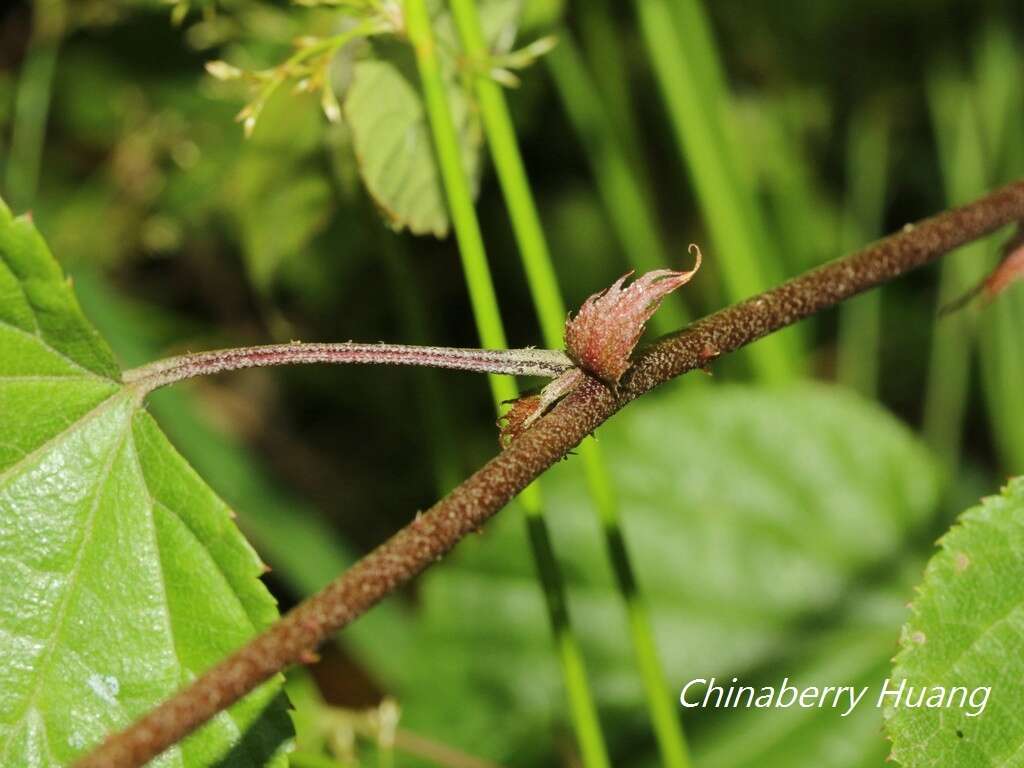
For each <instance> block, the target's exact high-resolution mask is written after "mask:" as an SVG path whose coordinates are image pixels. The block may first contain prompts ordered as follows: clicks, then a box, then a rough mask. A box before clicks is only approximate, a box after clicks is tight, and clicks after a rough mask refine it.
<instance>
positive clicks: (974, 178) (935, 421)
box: [924, 71, 991, 470]
mask: <svg viewBox="0 0 1024 768" xmlns="http://www.w3.org/2000/svg"><path fill="white" fill-rule="evenodd" d="M928 97H929V106H930V108H931V114H932V124H933V126H934V131H935V138H936V142H937V144H938V151H939V163H940V166H941V168H942V177H943V186H944V187H945V191H946V198H947V200H949V201H950V202H956V201H962V200H966V199H968V197H969V196H970V195H971V194H972V193H973V192H974V191H977V190H980V189H984V188H985V178H986V173H985V161H984V156H983V154H982V138H981V135H980V133H979V126H978V121H977V116H976V115H975V114H974V112H973V110H971V109H965V108H964V104H965V103H968V100H967V95H966V91H965V89H964V87H963V84H962V83H961V82H960V81H959V79H958V78H957V77H956V76H955V75H953V74H952V73H950V72H948V71H943V72H940V73H938V74H936V75H934V76H933V77H932V78H931V79H930V80H929V82H928ZM986 250H987V249H986V246H985V244H984V243H983V242H978V243H972V244H971V245H969V246H967V247H965V248H963V249H961V250H960V251H959V252H958V253H954V254H951V255H950V257H949V258H947V259H946V260H945V261H944V262H943V264H942V272H941V277H940V280H939V297H938V299H939V306H942V305H944V304H946V303H948V302H950V301H952V300H954V299H956V298H958V297H959V296H962V295H963V294H964V293H965V292H967V291H968V290H970V289H971V287H973V286H974V285H975V284H976V283H977V281H978V280H979V279H980V277H981V276H982V275H983V274H984V273H985V269H986V267H985V264H986V262H988V263H991V259H990V258H986V256H987V253H986ZM972 348H973V334H972V333H971V328H970V315H969V313H966V312H953V313H951V314H949V315H946V316H944V317H940V318H939V319H938V320H937V321H936V323H935V329H934V333H933V335H932V345H931V352H930V357H929V364H928V384H927V390H926V392H925V400H924V436H925V440H926V441H927V442H928V444H929V445H931V447H932V449H933V450H934V451H935V452H936V454H937V455H938V456H939V458H940V459H941V460H942V462H943V464H944V465H945V466H946V468H947V469H950V470H952V469H955V467H956V466H957V464H958V463H959V458H960V449H961V442H962V438H963V428H964V417H965V415H966V411H967V395H968V390H969V385H970V366H971V354H972Z"/></svg>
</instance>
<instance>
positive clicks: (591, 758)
mask: <svg viewBox="0 0 1024 768" xmlns="http://www.w3.org/2000/svg"><path fill="white" fill-rule="evenodd" d="M405 12H406V29H407V30H408V33H409V40H410V42H411V43H412V45H413V48H414V49H415V52H416V63H417V66H418V68H419V73H420V79H421V81H422V86H423V94H424V98H425V100H426V106H427V116H428V119H429V121H430V127H431V131H432V133H433V136H434V145H435V150H436V152H437V158H438V164H439V166H440V168H441V175H442V179H443V182H444V187H445V192H446V195H447V199H448V207H449V210H450V212H451V217H452V224H453V226H454V229H455V236H456V238H457V239H458V241H459V252H460V254H461V256H462V264H463V270H464V271H465V274H466V280H467V282H468V284H469V292H470V299H471V302H472V305H473V313H474V316H475V317H476V323H477V330H478V332H479V334H480V339H481V342H482V344H483V345H484V346H485V347H493V348H503V347H505V346H507V345H506V341H505V331H504V328H503V326H502V323H501V317H500V314H499V311H498V303H497V298H496V297H495V293H494V286H493V283H492V282H491V276H490V269H489V267H488V265H487V255H486V253H485V251H484V245H483V237H482V235H481V233H480V225H479V222H478V221H477V217H476V211H475V210H474V208H473V199H472V196H471V194H470V189H469V181H468V180H467V178H466V174H465V171H464V169H463V167H462V159H461V157H460V152H459V142H458V137H457V135H456V132H455V126H454V124H453V122H452V117H451V111H450V108H449V105H448V99H447V94H446V93H445V85H444V81H443V79H442V75H441V69H440V65H439V62H438V59H437V53H436V50H435V43H434V37H433V31H432V30H431V28H430V18H429V16H428V14H427V9H426V4H425V0H407V2H406V4H405ZM549 269H550V266H549ZM552 279H553V273H552ZM535 300H536V301H537V302H538V306H541V305H543V306H545V307H548V309H549V311H550V309H551V308H552V307H551V306H550V301H551V297H550V296H539V297H538V296H535ZM544 302H547V303H546V304H544ZM491 391H492V394H493V395H494V400H495V406H496V408H497V409H498V410H499V411H500V410H501V404H502V403H503V402H505V401H508V400H513V399H515V398H516V396H517V395H518V392H517V391H516V385H515V383H514V382H513V381H512V380H511V379H510V378H504V379H499V378H497V377H494V376H492V377H491ZM519 498H520V502H521V503H522V506H523V508H524V510H525V511H526V520H527V531H528V534H529V538H530V543H531V548H532V551H533V557H534V561H535V563H536V566H537V570H538V575H539V577H540V581H541V585H542V588H543V591H544V596H545V599H546V601H547V608H548V614H549V616H550V619H551V625H552V630H553V632H554V635H555V647H556V650H557V652H558V656H559V660H560V662H561V665H562V674H563V677H564V679H565V686H566V692H567V695H568V698H569V708H570V711H571V714H572V720H573V725H574V728H575V731H576V736H577V739H578V740H579V746H580V752H581V754H582V757H583V762H584V765H586V766H588V768H605V766H609V765H610V763H609V760H608V753H607V748H606V747H605V744H604V736H603V734H602V732H601V723H600V720H599V719H598V716H597V707H596V705H595V704H594V700H593V697H592V695H591V692H590V685H589V683H588V681H587V676H586V671H585V669H584V665H583V654H582V652H581V650H580V647H579V643H578V642H577V640H576V638H575V636H574V635H573V633H572V628H571V623H570V618H569V607H568V602H567V599H566V594H565V585H564V583H563V579H562V576H561V573H560V571H559V568H558V563H557V561H556V560H555V556H554V552H553V548H552V546H551V537H550V534H549V532H548V528H547V524H546V523H545V522H544V517H543V512H542V508H541V497H540V488H539V486H538V485H537V484H533V485H530V486H527V487H526V488H525V489H523V491H522V493H521V494H520V497H519Z"/></svg>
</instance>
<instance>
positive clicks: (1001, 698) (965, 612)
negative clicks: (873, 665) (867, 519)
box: [885, 478, 1024, 768]
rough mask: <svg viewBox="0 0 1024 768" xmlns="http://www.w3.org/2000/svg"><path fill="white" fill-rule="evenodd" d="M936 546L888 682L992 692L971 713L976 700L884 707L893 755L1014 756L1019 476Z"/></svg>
mask: <svg viewBox="0 0 1024 768" xmlns="http://www.w3.org/2000/svg"><path fill="white" fill-rule="evenodd" d="M940 545H941V551H939V553H938V554H936V555H935V556H934V557H933V558H932V560H931V562H930V563H929V564H928V568H927V570H926V571H925V576H924V583H923V585H922V586H921V588H920V590H919V595H918V597H917V599H916V600H915V601H914V604H913V606H912V618H911V619H910V621H909V622H908V623H907V624H906V626H905V627H904V628H903V633H902V638H901V641H900V645H901V650H900V653H899V655H898V656H897V657H896V664H895V668H894V670H893V674H892V680H893V683H892V685H893V687H897V686H898V685H899V684H900V681H906V683H907V685H908V686H913V687H914V688H916V689H917V690H918V691H920V690H921V688H922V687H927V688H929V689H931V687H932V686H943V687H944V688H945V689H946V690H947V691H948V690H949V689H950V688H951V687H953V686H966V688H967V691H968V692H973V691H974V690H975V689H977V688H978V687H979V686H991V695H990V698H989V699H988V701H987V705H986V707H985V709H984V712H983V713H982V714H976V715H975V716H970V714H969V713H971V712H976V711H977V710H976V709H974V708H973V706H968V707H965V708H960V707H958V706H952V707H933V708H928V707H920V708H908V707H899V708H895V707H891V706H890V707H889V708H887V709H886V712H885V715H886V720H887V723H886V727H887V730H888V732H889V735H890V736H891V737H892V741H893V756H894V757H895V759H896V760H898V761H899V762H900V764H901V765H903V766H905V767H906V768H915V767H916V766H933V765H956V766H959V767H960V768H973V766H986V767H987V766H992V765H1013V764H1015V762H1016V761H1017V760H1018V759H1019V756H1020V749H1021V744H1022V739H1021V727H1020V711H1021V708H1022V707H1024V682H1022V680H1024V668H1022V667H1024V662H1022V661H1021V658H1020V654H1019V652H1018V649H1019V646H1020V637H1021V632H1022V631H1024V623H1022V620H1021V617H1022V616H1024V478H1016V479H1014V480H1011V481H1010V483H1009V484H1008V485H1007V486H1006V488H1004V489H1003V492H1002V494H1001V495H999V496H992V497H989V498H986V499H984V500H982V503H981V505H980V506H977V507H974V508H972V509H969V510H967V511H966V512H965V513H964V514H963V515H961V517H960V519H959V522H958V524H957V525H956V526H955V527H954V528H953V529H952V530H951V531H950V532H949V533H947V534H946V535H945V536H944V537H943V538H942V540H941V542H940ZM929 692H931V691H929ZM971 695H973V693H971ZM979 696H980V694H979ZM980 701H981V700H980V698H977V699H975V702H974V704H979V703H980Z"/></svg>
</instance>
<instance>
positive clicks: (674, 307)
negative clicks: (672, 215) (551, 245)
mask: <svg viewBox="0 0 1024 768" xmlns="http://www.w3.org/2000/svg"><path fill="white" fill-rule="evenodd" d="M555 34H556V35H557V37H558V45H557V46H556V47H555V49H554V50H552V51H551V52H550V53H548V55H547V56H545V57H544V61H545V62H546V63H547V65H548V71H549V72H550V73H551V78H552V80H553V82H554V84H555V88H556V89H557V90H558V95H559V98H560V99H561V100H562V105H563V106H564V108H565V111H566V114H567V115H568V116H569V120H570V121H571V122H572V126H573V129H574V130H575V131H576V135H577V136H578V137H579V139H580V141H581V142H582V144H583V147H584V150H585V151H586V155H587V160H588V161H589V162H590V166H591V169H592V171H593V174H594V178H595V180H596V181H597V188H598V192H599V193H600V195H601V199H602V202H603V203H604V206H605V209H606V210H607V212H608V216H609V218H610V220H611V223H612V226H613V227H614V229H615V233H616V235H617V236H618V239H619V243H620V245H621V246H622V249H623V250H624V251H625V253H626V256H627V258H628V259H629V262H630V265H631V266H632V267H633V269H635V270H636V271H637V272H648V271H650V270H652V269H663V268H664V267H667V266H676V267H678V266H679V264H677V263H676V264H673V262H672V260H670V259H669V256H668V254H667V253H666V251H665V247H664V245H663V244H662V240H661V237H660V236H659V234H658V228H657V224H656V223H655V221H654V216H653V210H654V206H653V205H651V203H650V198H649V196H648V195H647V194H645V191H644V188H643V186H642V185H641V182H640V179H639V174H638V173H636V172H635V171H634V169H633V166H632V161H631V160H630V159H629V153H628V152H627V150H626V147H625V144H624V143H623V142H621V141H620V140H619V138H618V136H617V135H616V134H615V132H614V130H613V127H612V125H613V122H614V121H613V120H612V118H611V117H610V116H609V114H608V113H607V111H606V109H605V105H604V102H603V99H602V95H601V94H600V93H599V92H598V90H597V88H596V86H595V84H594V82H593V80H592V79H591V77H590V74H589V72H588V71H587V67H586V65H585V64H584V62H583V57H582V56H581V55H580V52H579V49H578V47H577V46H576V41H575V40H574V39H573V36H572V32H571V31H570V30H569V29H567V28H562V29H560V30H558V31H557V32H556V33H555ZM687 320H688V316H687V313H686V311H685V310H684V309H683V307H682V299H681V298H676V297H675V296H673V297H671V298H670V299H669V300H668V301H666V302H665V304H664V305H663V306H662V307H661V309H659V310H658V312H657V313H656V314H655V315H654V317H653V318H651V326H652V328H653V329H654V330H655V331H656V332H657V333H668V332H670V331H674V330H677V329H678V328H681V327H682V326H683V325H684V324H685V323H686V322H687Z"/></svg>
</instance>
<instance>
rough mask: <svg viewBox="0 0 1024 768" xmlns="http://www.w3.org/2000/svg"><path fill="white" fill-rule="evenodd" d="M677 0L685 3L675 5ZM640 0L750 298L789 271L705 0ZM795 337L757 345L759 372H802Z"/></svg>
mask: <svg viewBox="0 0 1024 768" xmlns="http://www.w3.org/2000/svg"><path fill="white" fill-rule="evenodd" d="M671 2H674V3H675V4H676V5H678V8H675V7H673V5H672V4H671ZM671 2H670V0H636V7H637V12H638V14H639V20H640V27H641V31H642V33H643V37H644V40H645V42H646V45H647V48H648V52H649V55H650V57H651V62H652V64H653V66H654V70H655V75H656V76H657V79H658V81H659V84H660V86H661V91H662V96H663V98H664V99H665V104H666V107H667V109H668V112H669V117H670V119H671V122H672V127H673V129H674V131H675V136H676V140H677V143H678V145H679V150H680V153H681V155H682V158H683V161H684V163H685V165H686V166H687V167H688V168H689V170H690V175H691V177H692V179H693V183H694V187H695V190H696V193H697V198H698V201H699V203H700V206H701V210H702V213H703V215H704V218H705V220H706V221H707V223H708V227H709V228H710V231H711V236H712V238H713V239H714V241H715V245H716V247H717V254H718V260H717V261H718V263H719V264H720V265H721V269H722V275H723V278H724V280H725V286H726V289H727V291H728V294H729V296H730V298H732V299H742V298H746V297H748V296H751V295H753V294H755V293H757V292H758V291H760V290H762V289H763V288H764V287H765V286H767V285H768V284H769V283H771V282H774V281H775V280H777V279H778V278H780V277H781V271H782V270H781V268H780V266H779V264H778V260H777V259H776V258H775V257H774V255H773V252H772V251H771V249H770V245H769V242H768V238H767V236H766V235H765V231H764V224H763V222H762V221H761V214H760V210H759V209H758V207H757V205H756V202H755V200H754V198H753V195H752V193H751V190H750V189H749V188H748V187H747V186H746V185H744V184H743V183H742V181H741V179H740V175H739V171H738V169H737V168H736V165H735V161H734V159H733V153H732V152H731V151H730V147H729V136H728V133H727V127H728V123H727V121H726V119H725V116H724V109H725V105H726V104H727V100H726V90H725V86H724V78H723V77H722V75H721V67H720V65H719V64H718V60H717V57H716V56H715V53H714V47H713V43H712V41H711V35H710V32H709V30H708V25H707V20H706V19H705V18H704V16H703V13H702V11H701V8H700V5H699V4H698V0H671ZM794 346H795V339H794V338H793V337H792V336H790V335H788V334H786V335H778V334H776V335H775V336H773V337H772V338H771V339H767V340H766V341H765V342H762V343H760V344H758V345H757V346H755V347H753V348H752V349H751V350H750V359H751V362H752V364H753V366H754V370H755V373H756V374H757V375H758V377H759V378H761V379H764V380H768V381H780V380H785V379H789V378H792V377H793V376H795V375H796V374H797V373H798V367H799V366H798V356H797V354H796V351H795V349H794Z"/></svg>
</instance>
